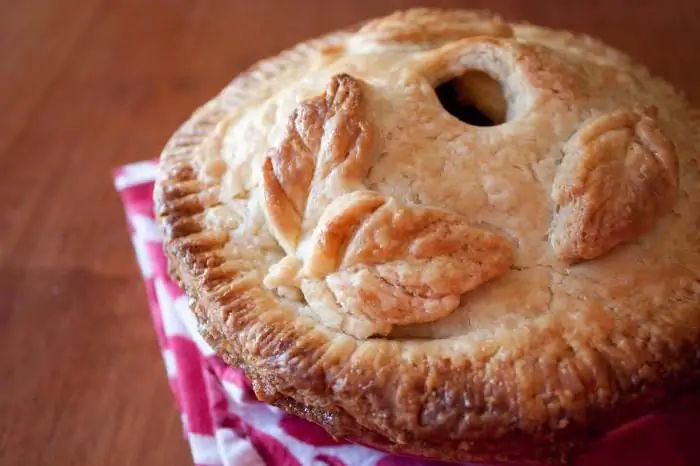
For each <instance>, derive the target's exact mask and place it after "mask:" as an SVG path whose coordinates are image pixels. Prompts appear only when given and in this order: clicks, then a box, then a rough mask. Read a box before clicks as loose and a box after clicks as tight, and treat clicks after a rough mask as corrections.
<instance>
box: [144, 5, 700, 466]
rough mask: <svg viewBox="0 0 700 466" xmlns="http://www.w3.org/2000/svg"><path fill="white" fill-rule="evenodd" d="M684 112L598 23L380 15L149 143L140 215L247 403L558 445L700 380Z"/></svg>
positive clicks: (446, 448)
mask: <svg viewBox="0 0 700 466" xmlns="http://www.w3.org/2000/svg"><path fill="white" fill-rule="evenodd" d="M445 96H447V97H445ZM455 109H456V110H455ZM460 109H462V110H464V109H467V110H468V109H471V110H472V111H473V110H474V109H477V110H476V111H477V112H478V113H479V115H480V117H481V120H480V121H476V120H474V119H473V118H472V119H470V118H468V117H463V116H462V117H460V115H459V113H458V112H459V111H460ZM484 119H485V120H486V121H487V123H488V125H484ZM699 122H700V118H699V117H698V114H697V112H695V111H694V110H692V109H690V108H689V106H688V105H687V104H686V102H685V100H684V99H683V98H682V97H681V96H680V95H679V94H678V93H677V92H676V91H675V90H674V89H673V88H672V87H671V86H670V85H668V84H666V83H664V82H663V81H661V80H659V79H658V78H654V77H652V76H651V75H650V74H649V73H648V72H647V71H646V70H645V69H644V68H642V67H640V66H639V65H637V64H635V63H633V62H632V61H631V60H630V59H629V58H628V57H627V56H625V55H624V54H622V53H621V52H618V51H616V50H614V49H612V48H610V47H608V46H605V45H603V44H602V43H600V42H598V41H596V40H593V39H591V38H588V37H585V36H580V35H574V34H571V33H568V32H562V31H552V30H549V29H545V28H540V27H535V26H531V25H523V24H509V23H506V22H504V21H503V20H501V19H500V18H498V17H496V16H493V15H490V14H488V13H475V12H468V11H439V10H428V9H418V10H409V11H403V12H397V13H394V14H392V15H390V16H387V17H384V18H379V19H375V20H371V21H368V22H366V23H364V24H362V25H360V26H357V27H355V28H351V29H349V30H347V31H341V32H336V33H333V34H330V35H328V36H324V37H322V38H320V39H316V40H312V41H309V42H306V43H303V44H301V45H299V46H297V47H295V48H294V49H291V50H289V51H286V52H284V53H282V54H280V55H279V56H277V57H274V58H271V59H268V60H265V61H262V62H260V63H258V64H257V65H256V66H254V67H253V68H252V69H251V70H249V71H248V72H246V73H244V74H242V75H241V76H239V77H237V78H236V79H234V81H233V82H232V83H231V84H230V85H229V86H228V87H227V88H226V89H224V90H223V91H222V93H221V94H220V95H218V96H217V97H215V98H214V99H213V100H211V101H210V102H209V103H207V104H206V105H205V106H203V107H202V108H201V109H199V110H198V111H197V112H196V113H195V114H194V115H193V116H192V118H191V119H190V120H189V121H188V122H187V123H185V124H184V125H183V126H182V127H181V128H180V129H179V130H178V131H177V132H176V134H175V135H174V136H173V138H172V139H171V141H170V142H169V143H168V145H167V146H166V148H165V150H164V152H163V155H162V158H161V170H160V175H159V179H158V182H157V186H156V205H157V214H158V217H159V219H160V222H161V226H162V230H163V233H164V236H165V249H166V253H167V255H168V257H169V261H170V265H171V272H172V274H173V276H174V277H176V278H177V279H178V280H179V281H180V283H181V284H182V285H183V287H184V289H185V291H186V293H187V294H188V296H189V297H190V298H191V306H192V309H193V311H194V312H195V313H196V314H197V316H198V319H199V322H200V324H201V331H202V334H203V335H204V336H205V337H206V338H207V339H208V340H209V341H210V342H211V343H212V345H213V346H214V347H215V348H216V349H217V351H218V352H219V353H220V354H221V355H222V356H224V357H225V359H227V361H229V362H230V363H231V364H235V365H238V366H241V367H243V368H245V370H246V372H247V374H248V375H249V377H250V378H251V380H252V382H253V385H254V388H255V391H256V394H257V395H258V397H260V398H261V399H263V400H265V401H268V402H270V403H274V404H277V405H280V406H282V407H284V408H286V409H288V410H290V411H292V412H295V413H297V414H299V415H301V416H304V417H306V418H308V419H311V420H313V421H315V422H318V423H320V424H322V425H323V426H324V427H325V428H326V429H328V430H329V431H330V432H331V433H333V434H334V435H337V436H349V437H352V438H355V439H357V440H360V441H363V442H365V443H369V444H372V445H376V446H380V447H383V448H386V449H389V450H396V451H400V452H408V453H415V454H420V455H427V456H431V457H438V458H443V459H449V460H479V459H486V460H490V459H503V460H535V459H544V460H553V461H558V460H562V459H565V458H566V456H567V454H568V453H569V451H570V450H571V449H572V448H575V447H576V446H577V445H580V444H581V443H585V441H586V440H588V439H590V438H594V437H596V436H599V435H600V434H602V433H603V432H605V430H607V429H609V428H611V427H613V426H615V425H617V424H619V423H620V422H622V421H624V420H626V419H628V418H630V417H634V416H637V415H639V414H641V413H644V412H646V411H647V410H649V409H651V408H653V407H655V406H657V405H659V404H660V403H662V402H664V401H665V400H667V399H668V398H669V397H670V396H672V395H673V394H674V393H676V392H677V391H682V390H688V389H689V388H690V387H692V386H693V385H694V384H695V383H696V382H698V380H700V375H699V371H700V156H699V155H698V150H699V149H700V131H699V128H700V124H699Z"/></svg>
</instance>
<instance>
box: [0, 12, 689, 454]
mask: <svg viewBox="0 0 700 466" xmlns="http://www.w3.org/2000/svg"><path fill="white" fill-rule="evenodd" d="M414 4H417V3H416V2H409V1H389V0H372V1H364V0H363V1H329V0H316V1H303V2H302V1H294V2H292V1H281V0H277V1H276V0H254V1H238V0H167V1H166V0H148V1H144V0H65V1H63V0H53V1H52V0H0V177H1V179H0V388H1V390H0V464H2V465H40V464H41V465H44V464H51V465H73V464H74V465H187V464H191V459H190V455H189V451H188V449H187V445H186V443H185V442H184V440H183V438H182V434H181V431H180V420H179V415H178V413H177V411H176V409H175V406H174V403H173V398H172V396H171V394H170V392H169V389H168V386H167V382H166V377H165V371H164V366H163V364H162V362H161V360H160V354H159V351H158V348H157V346H156V342H155V337H154V333H153V331H152V329H151V326H150V320H149V315H148V311H147V308H146V299H145V293H144V290H143V288H142V286H141V283H140V280H139V274H138V270H137V268H136V263H135V260H134V255H133V253H132V251H131V249H130V244H129V239H128V236H127V233H126V229H125V227H124V219H123V214H122V210H121V206H120V204H119V201H118V198H117V195H116V194H115V192H114V190H113V188H112V186H111V178H110V171H111V170H112V168H113V167H116V166H118V165H120V164H124V163H127V162H131V161H136V160H140V159H144V158H149V157H154V156H155V155H157V154H158V153H159V151H160V148H161V147H162V145H163V144H164V143H165V141H166V139H167V138H168V136H169V134H170V133H171V132H172V131H173V130H174V129H175V128H176V126H177V125H178V124H179V123H180V122H181V121H183V120H184V119H185V118H186V117H187V116H188V114H189V113H190V112H191V111H192V110H193V109H194V108H195V107H196V106H197V105H198V104H201V103H203V102H204V101H205V100H206V99H207V98H208V97H210V96H212V95H213V94H214V93H215V92H217V91H218V90H219V89H220V88H221V87H223V86H224V85H225V84H226V82H227V81H229V80H230V79H231V78H232V77H233V76H234V75H235V74H236V73H238V72H240V71H242V70H243V69H245V68H246V67H248V66H249V65H251V64H252V63H254V62H255V61H256V60H258V59H259V58H262V57H265V56H266V55H270V54H273V53H275V52H277V51H279V50H281V49H283V48H286V47H289V46H291V45H293V44H294V43H296V42H298V41H300V40H302V39H306V38H309V37H312V36H314V35H317V34H320V33H322V32H325V31H327V30H330V29H333V28H337V27H341V26H345V25H348V24H351V23H354V22H356V21H358V20H361V19H363V18H366V17H369V16H374V15H379V14H382V13H386V12H389V11H391V10H394V9H397V8H402V7H406V6H410V5H414ZM423 4H435V5H441V6H463V7H471V8H484V7H489V8H490V9H493V10H495V11H498V12H500V13H501V14H502V15H504V16H505V17H507V18H509V19H518V20H527V21H529V22H533V23H539V24H543V25H546V26H550V27H557V28H569V29H573V30H576V31H581V32H585V33H588V34H592V35H596V36H599V37H601V38H602V39H604V40H605V41H607V42H608V43H610V44H612V45H614V46H617V47H619V48H621V49H622V50H625V51H627V52H628V53H630V54H631V55H632V56H634V57H636V58H637V59H638V60H639V61H641V62H643V63H645V64H646V65H648V66H649V67H650V68H651V69H652V71H654V72H655V73H657V74H659V75H661V76H663V77H665V78H666V79H668V80H669V81H671V82H672V83H674V84H675V85H677V86H678V87H680V88H681V89H683V90H685V91H686V92H687V94H688V96H689V98H690V100H691V101H693V102H694V103H695V104H698V103H700V86H698V85H697V82H698V78H700V24H698V20H700V2H698V1H697V0H666V1H663V2H660V1H658V0H645V1H642V0H637V1H634V2H632V1H627V0H588V1H576V2H564V1H532V2H530V1H518V0H511V1H508V0H489V1H476V0H474V1H463V2H456V1H453V2H449V1H444V2H423Z"/></svg>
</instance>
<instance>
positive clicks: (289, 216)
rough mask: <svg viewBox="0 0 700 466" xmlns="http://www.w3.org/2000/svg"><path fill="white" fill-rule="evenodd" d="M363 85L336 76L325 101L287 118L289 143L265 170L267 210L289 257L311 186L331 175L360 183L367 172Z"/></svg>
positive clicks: (309, 104) (273, 155)
mask: <svg viewBox="0 0 700 466" xmlns="http://www.w3.org/2000/svg"><path fill="white" fill-rule="evenodd" d="M363 113H364V102H363V96H362V90H361V87H360V83H359V82H358V81H357V80H356V79H355V78H353V77H351V76H349V75H347V74H342V75H338V76H334V77H333V78H332V79H331V81H330V83H329V84H328V86H327V88H326V91H325V93H324V94H323V95H321V96H319V97H316V98H313V99H310V100H308V101H306V102H304V103H303V104H302V105H300V106H299V107H298V108H297V109H296V110H295V111H294V113H293V114H292V115H291V117H290V118H289V123H288V124H287V133H286V137H285V138H284V140H283V141H282V144H281V145H280V146H279V147H278V148H277V149H275V150H273V151H272V152H271V153H270V154H269V155H268V156H267V157H266V158H265V161H264V165H263V196H264V197H263V209H264V211H265V214H266V217H267V220H268V224H269V225H270V227H271V230H272V232H273V234H274V235H275V238H276V239H277V241H278V242H279V243H280V245H282V247H283V248H284V250H285V252H287V254H291V253H292V252H293V251H294V250H295V248H296V243H297V240H298V239H299V234H300V232H301V226H302V218H303V217H304V212H305V209H306V201H307V198H308V197H309V194H310V192H311V189H312V183H320V182H322V181H324V180H325V179H327V178H328V177H329V176H330V175H331V173H333V172H334V171H335V172H338V177H340V178H343V179H345V180H347V181H353V180H358V179H360V178H361V177H363V176H364V174H365V172H366V171H367V169H368V168H369V162H370V154H369V147H370V146H371V144H372V132H371V128H370V126H369V125H368V124H367V123H366V122H365V121H364V114H363Z"/></svg>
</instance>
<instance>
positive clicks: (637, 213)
mask: <svg viewBox="0 0 700 466" xmlns="http://www.w3.org/2000/svg"><path fill="white" fill-rule="evenodd" d="M655 114H656V110H655V109H653V108H650V109H645V110H643V111H641V112H640V111H635V110H619V111H617V112H614V113H611V114H606V115H603V116H601V117H598V118H596V119H595V120H594V121H592V122H590V123H588V124H587V125H585V126H583V127H582V128H581V129H580V130H579V131H578V132H577V133H576V134H575V135H574V137H573V138H572V140H571V141H569V142H568V143H567V144H566V146H565V148H564V159H563V160H562V162H561V166H560V168H559V170H558V172H557V175H556V177H555V179H554V184H553V186H552V200H553V201H554V202H555V205H556V207H557V209H558V212H557V214H556V216H555V218H554V222H553V225H552V233H551V240H552V246H553V248H554V251H555V253H556V254H557V255H558V256H559V257H560V258H562V259H564V260H567V261H570V262H575V261H579V260H581V259H593V258H595V257H598V256H600V255H601V254H604V253H606V252H608V251H609V250H610V249H612V248H613V247H615V246H617V245H618V244H619V243H621V242H624V241H632V240H635V239H637V238H639V237H640V236H641V235H643V234H644V233H646V232H648V231H649V230H650V229H651V228H652V227H653V226H654V224H655V223H656V220H657V218H659V217H661V216H662V215H664V214H666V213H667V212H668V211H669V210H671V208H672V207H673V203H674V201H675V197H676V190H677V185H678V161H677V159H676V153H675V152H676V151H675V148H674V146H673V143H672V142H671V141H669V139H668V138H667V137H666V135H665V134H664V133H663V131H662V130H661V129H660V128H659V126H658V122H657V121H656V118H655Z"/></svg>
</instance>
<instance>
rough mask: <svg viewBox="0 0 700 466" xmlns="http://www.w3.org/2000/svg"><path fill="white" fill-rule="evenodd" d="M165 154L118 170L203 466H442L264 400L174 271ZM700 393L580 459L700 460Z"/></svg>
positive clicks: (594, 464)
mask: <svg viewBox="0 0 700 466" xmlns="http://www.w3.org/2000/svg"><path fill="white" fill-rule="evenodd" d="M155 170H156V162H154V161H147V162H139V163H135V164H131V165H127V166H125V167H122V168H120V169H117V170H116V171H115V173H114V184H115V186H116V188H117V190H118V191H119V194H120V196H121V199H122V202H123V204H124V210H125V211H126V217H127V220H128V225H129V231H130V234H131V239H132V242H133V246H134V250H135V252H136V258H137V259H138V264H139V267H140V269H141V273H142V274H143V280H144V283H145V285H146V290H147V293H148V301H149V305H150V308H151V314H152V318H153V324H154V327H155V331H156V335H157V338H158V343H159V345H160V348H161V352H162V355H163V360H164V361H165V368H166V371H167V375H168V380H169V382H170V387H171V388H172V391H173V394H174V395H175V399H176V402H177V405H178V407H179V409H180V411H181V413H182V423H183V428H184V432H185V436H186V438H187V440H188V442H189V444H190V448H191V450H192V457H193V459H194V463H195V464H196V465H197V466H229V465H237V466H264V465H280V466H297V465H329V466H437V465H440V464H443V463H437V462H432V461H426V460H418V459H409V458H403V457H397V456H392V455H388V454H385V453H382V452H378V451H376V450H372V449H370V448H366V447H364V446H360V445H356V444H352V443H348V442H344V441H337V440H334V439H333V438H332V437H330V436H329V435H328V434H327V433H326V432H325V431H324V430H323V429H322V428H320V427H318V426H316V425H315V424H312V423H309V422H307V421H304V420H302V419H299V418H297V417H294V416H292V415H289V414H286V413H285V412H283V411H281V410H279V409H277V408H275V407H273V406H269V405H267V404H265V403H262V402H260V401H258V400H257V399H256V398H255V395H254V394H253V392H252V389H251V386H250V383H249V382H248V380H246V378H245V376H244V374H243V372H242V371H241V370H239V369H234V368H231V367H228V366H227V365H226V364H225V363H224V362H223V361H222V360H221V359H219V358H218V357H217V356H216V355H215V354H214V351H213V350H212V349H211V347H209V345H208V344H207V343H206V342H205V341H204V340H203V339H202V338H201V337H200V336H199V334H198V333H197V322H196V321H195V317H194V316H193V314H192V313H191V312H190V311H189V309H188V305H187V298H186V297H185V296H184V295H183V293H182V290H180V288H179V287H178V285H177V284H175V283H174V282H173V281H171V280H170V279H169V277H168V274H167V266H166V260H165V257H164V255H163V252H162V250H161V238H160V236H159V233H158V229H157V228H156V225H155V222H154V217H153V181H154V175H155ZM694 443H700V396H698V397H690V398H687V399H684V400H681V401H680V403H679V404H678V405H677V406H675V407H673V408H671V409H670V410H668V411H665V412H663V413H657V414H654V415H650V416H647V417H645V418H643V419H641V420H638V421H635V422H634V423H631V424H628V425H627V426H624V427H623V428H621V429H618V430H617V431H615V432H613V433H611V434H609V435H608V436H606V437H605V438H604V439H602V440H601V441H599V442H598V443H597V444H596V445H595V446H594V448H593V449H592V451H591V452H590V453H589V454H588V455H586V456H585V457H584V458H580V459H579V461H578V462H577V463H576V466H612V465H615V466H621V465H634V466H646V465H649V466H652V465H653V466H697V465H700V448H694V447H695V445H694Z"/></svg>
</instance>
